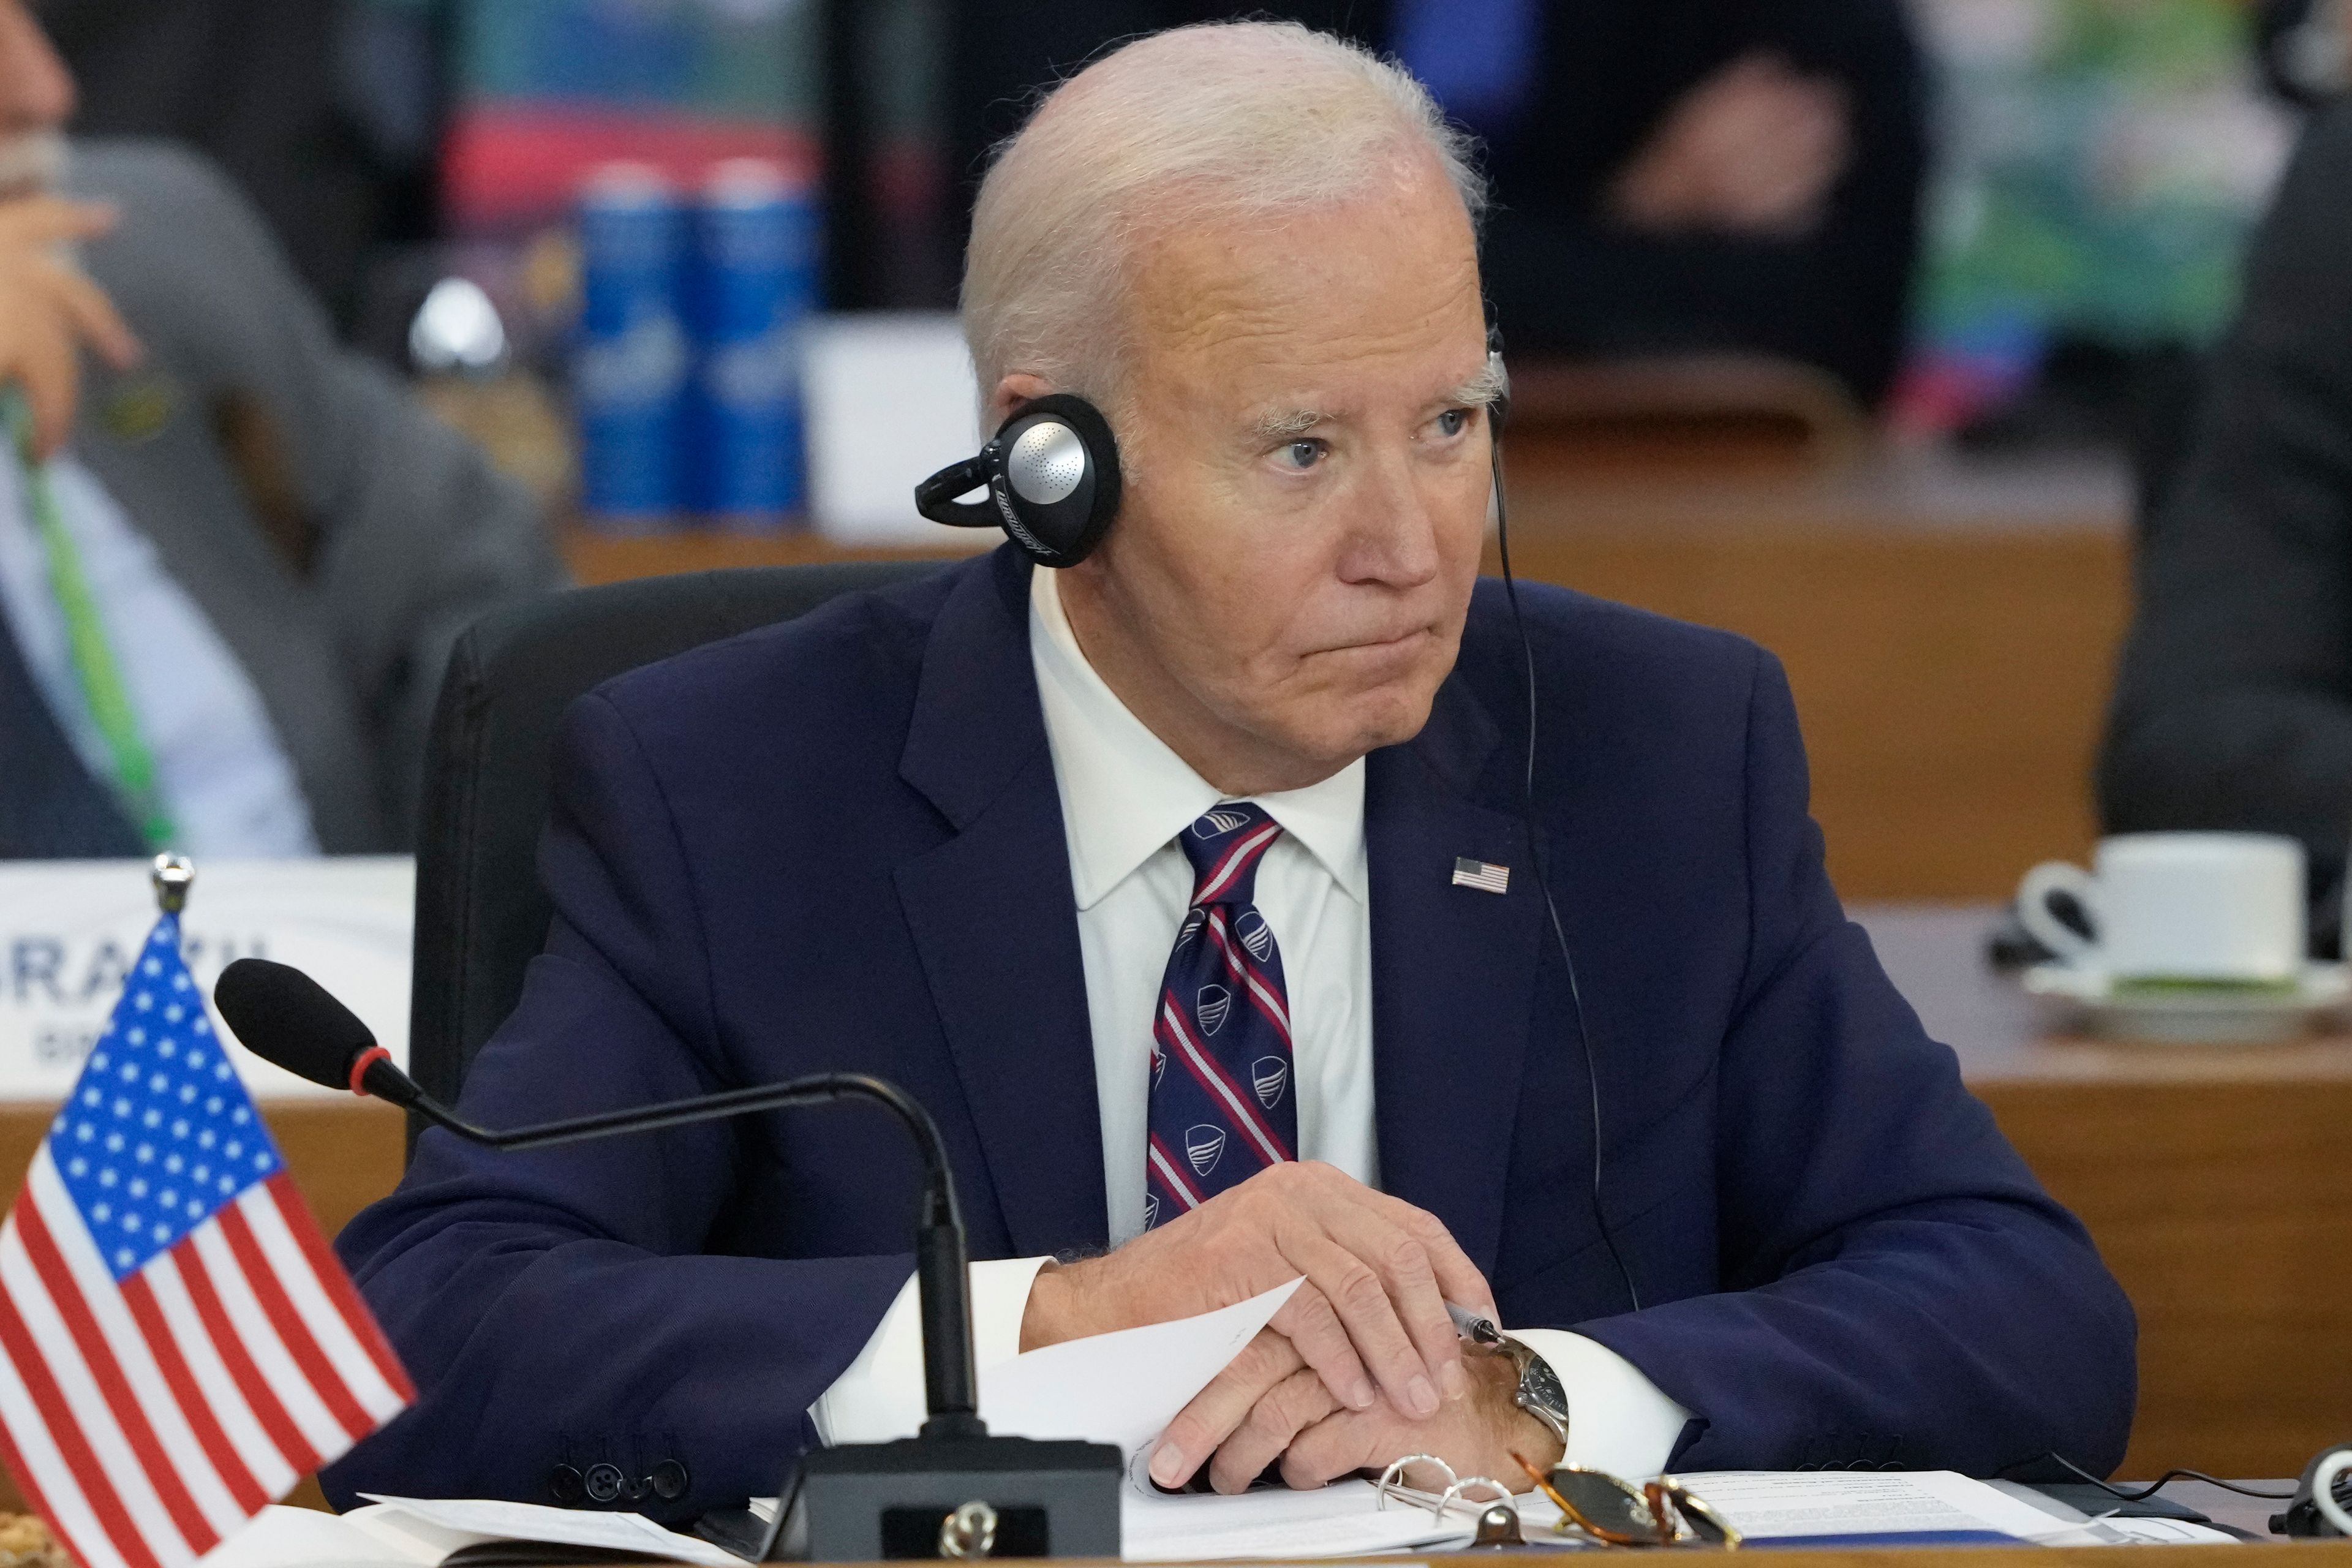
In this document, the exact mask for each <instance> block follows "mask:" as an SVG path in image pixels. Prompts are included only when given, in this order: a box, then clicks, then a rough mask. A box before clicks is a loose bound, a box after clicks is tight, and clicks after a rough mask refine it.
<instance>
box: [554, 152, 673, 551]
mask: <svg viewBox="0 0 2352 1568" xmlns="http://www.w3.org/2000/svg"><path fill="white" fill-rule="evenodd" d="M579 223H580V270H581V296H582V299H581V313H580V331H579V336H578V338H577V340H576V341H575V342H574V345H573V351H572V407H573V412H574V415H575V416H576V417H577V419H578V421H579V426H580V490H581V496H580V500H581V509H582V510H583V511H584V512H585V513H586V514H587V516H588V520H589V521H590V522H591V523H592V524H593V525H595V526H599V527H603V528H606V529H609V530H612V531H621V532H638V531H646V530H649V529H653V528H658V527H661V526H663V525H665V524H667V523H668V522H670V521H673V520H674V519H675V518H676V517H677V514H678V513H679V512H681V511H683V510H685V508H686V505H687V501H688V497H687V495H686V494H685V491H684V489H683V488H682V485H681V482H680V481H681V477H682V476H681V465H680V462H679V456H680V451H679V445H680V441H681V439H682V437H683V427H684V416H685V405H686V394H687V381H688V368H689V362H690V354H689V352H688V339H687V333H686V329H685V326H684V324H683V322H682V321H681V320H680V308H679V307H680V296H681V285H682V281H683V278H682V273H683V268H684V264H685V258H686V232H685V230H686V223H685V214H684V211H683V210H682V207H681V205H680V203H679V200H678V195H677V190H676V189H675V188H674V187H673V186H672V185H671V184H670V183H669V182H668V181H667V179H665V178H664V177H663V175H662V174H661V173H660V171H658V170H656V169H653V168H651V167H648V166H646V165H644V164H635V163H613V164H607V165H605V166H604V168H602V169H600V170H598V171H597V172H596V173H595V174H592V175H591V176H590V177H589V179H588V181H587V183H586V184H585V185H583V187H582V190H581V195H580V206H579Z"/></svg>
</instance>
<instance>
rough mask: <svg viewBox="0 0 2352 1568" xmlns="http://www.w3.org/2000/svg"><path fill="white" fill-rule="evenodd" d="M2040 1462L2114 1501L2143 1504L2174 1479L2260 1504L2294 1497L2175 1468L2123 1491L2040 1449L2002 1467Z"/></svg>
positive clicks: (2063, 1458) (2070, 1460)
mask: <svg viewBox="0 0 2352 1568" xmlns="http://www.w3.org/2000/svg"><path fill="white" fill-rule="evenodd" d="M2042 1459H2054V1460H2056V1461H2057V1462H2058V1463H2059V1464H2061V1465H2063V1466H2064V1467H2065V1468H2068V1469H2070V1470H2072V1471H2074V1473H2075V1474H2076V1475H2078V1476H2080V1477H2082V1478H2083V1479H2084V1481H2086V1482H2088V1483H2089V1484H2090V1485H2092V1486H2095V1487H2096V1488H2098V1489H2100V1490H2101V1491H2103V1492H2105V1493H2106V1494H2107V1495H2108V1496H2109V1497H2112V1498H2116V1499H2118V1500H2122V1501H2124V1502H2145V1501H2147V1500H2148V1499H2149V1498H2152V1497H2154V1496H2155V1495H2156V1494H2157V1493H2158V1492H2159V1491H2162V1490H2163V1489H2165V1488H2166V1487H2168V1486H2170V1485H2171V1484H2172V1483H2173V1482H2175V1481H2178V1480H2191V1481H2203V1482H2204V1483H2205V1484H2206V1485H2207V1486H2209V1487H2220V1488H2221V1489H2222V1490H2223V1491H2225V1492H2236V1493H2237V1494H2238V1495H2239V1496H2240V1497H2251V1498H2260V1499H2262V1500H2263V1501H2264V1502H2287V1501H2290V1500H2293V1498H2294V1493H2293V1492H2268V1491H2263V1489H2261V1488H2259V1487H2250V1486H2245V1485H2242V1484H2241V1483H2239V1482H2237V1481H2225V1480H2223V1479H2221V1477H2219V1476H2209V1475H2207V1474H2206V1473H2205V1472H2204V1471H2202V1470H2184V1469H2181V1468H2178V1467H2176V1468H2172V1469H2169V1470H2167V1471H2165V1472H2164V1474H2162V1475H2160V1476H2158V1477H2157V1478H2156V1479H2154V1480H2152V1481H2150V1482H2148V1483H2147V1485H2146V1486H2143V1487H2141V1488H2140V1489H2138V1490H2137V1491H2126V1490H2125V1489H2123V1488H2121V1487H2117V1486H2110V1485H2108V1484H2107V1483H2106V1482H2105V1481H2103V1480H2101V1479H2099V1478H2098V1477H2096V1476H2095V1475H2093V1474H2092V1473H2091V1472H2090V1471H2088V1470H2086V1469H2084V1468H2083V1467H2082V1466H2080V1465H2078V1464H2076V1463H2075V1462H2074V1460H2072V1459H2070V1458H2067V1457H2066V1456H2065V1455H2063V1454H2062V1453H2060V1452H2058V1451H2057V1450H2056V1449H2054V1448H2044V1449H2043V1450H2042V1452H2041V1453H2039V1454H2037V1455H2035V1456H2034V1457H2033V1458H2032V1459H2027V1460H2024V1461H2022V1463H2021V1464H2020V1465H2008V1466H2004V1467H2003V1468H2005V1469H2011V1470H2014V1469H2019V1468H2022V1465H2030V1464H2035V1463H2038V1462H2039V1461H2041V1460H2042Z"/></svg>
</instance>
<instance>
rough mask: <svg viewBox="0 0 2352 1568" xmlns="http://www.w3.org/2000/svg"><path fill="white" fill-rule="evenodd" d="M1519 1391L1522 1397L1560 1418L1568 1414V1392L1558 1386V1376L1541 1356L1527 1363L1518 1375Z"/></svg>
mask: <svg viewBox="0 0 2352 1568" xmlns="http://www.w3.org/2000/svg"><path fill="white" fill-rule="evenodd" d="M1519 1391H1520V1394H1521V1395H1522V1396H1523V1397H1525V1398H1527V1399H1528V1400H1531V1401H1533V1402H1534V1403H1536V1404H1538V1405H1542V1406H1543V1407H1544V1408H1545V1409H1547V1410H1550V1411H1554V1412H1556V1413H1558V1414H1559V1415H1561V1416H1566V1415H1567V1414H1568V1390H1566V1389H1565V1388H1562V1387H1561V1386H1560V1385H1559V1373H1556V1372H1554V1371H1552V1369H1551V1363H1549V1362H1548V1361H1546V1360H1544V1359H1543V1358H1542V1357H1541V1356H1538V1357H1536V1358H1535V1359H1534V1360H1533V1361H1531V1362H1529V1363H1528V1365H1527V1369H1526V1370H1525V1371H1524V1372H1522V1373H1520V1374H1519Z"/></svg>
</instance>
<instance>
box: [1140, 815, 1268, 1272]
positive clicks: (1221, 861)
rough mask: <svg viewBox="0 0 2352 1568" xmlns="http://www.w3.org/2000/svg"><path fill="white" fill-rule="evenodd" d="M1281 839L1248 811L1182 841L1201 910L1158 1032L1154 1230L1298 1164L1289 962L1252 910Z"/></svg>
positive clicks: (1185, 929) (1171, 981) (1163, 995)
mask: <svg viewBox="0 0 2352 1568" xmlns="http://www.w3.org/2000/svg"><path fill="white" fill-rule="evenodd" d="M1281 835H1282V827H1281V825H1280V824H1278V823H1276V822H1275V821H1274V820H1273V819H1272V818H1271V817H1269V816H1266V814H1265V812H1264V811H1263V810H1261V809H1260V808H1259V807H1257V806H1256V805H1251V804H1249V803H1247V802H1241V803H1236V804H1229V805H1218V806H1214V807H1212V808H1211V809H1210V810H1209V811H1208V812H1207V813H1206V814H1204V815H1203V816H1200V817H1198V818H1196V819H1194V821H1193V823H1192V826H1189V827H1187V828H1186V829H1184V831H1183V832H1182V833H1181V834H1180V835H1178V836H1177V842H1179V843H1180V844H1181V845H1182V846H1183V847H1184V856H1185V858H1187V859H1189V860H1190V861H1192V907H1191V908H1190V909H1189V910H1186V911H1185V914H1184V923H1183V925H1182V927H1181V928H1180V929H1179V930H1178V931H1177V933H1176V951H1175V952H1171V954H1169V957H1168V973H1167V978H1166V979H1165V980H1163V981H1162V982H1161V983H1160V1010H1159V1014H1158V1016H1156V1017H1155V1018H1154V1019H1153V1020H1152V1028H1151V1115H1150V1131H1151V1137H1150V1144H1149V1147H1148V1151H1147V1152H1146V1155H1145V1161H1146V1165H1147V1169H1146V1173H1145V1184H1144V1199H1143V1227H1144V1228H1145V1229H1146V1230H1149V1229H1150V1228H1151V1227H1152V1226H1155V1225H1158V1224H1160V1222H1161V1221H1163V1220H1169V1219H1173V1218H1175V1217H1176V1216H1177V1215H1180V1214H1182V1213H1183V1212H1184V1211H1185V1210H1186V1209H1189V1208H1197V1207H1198V1206H1200V1205H1202V1204H1204V1203H1206V1202H1208V1200H1209V1199H1210V1198H1212V1197H1213V1196H1215V1195H1216V1194H1219V1193H1222V1192H1223V1191H1224V1190H1225V1189H1226V1188H1227V1187H1231V1186H1235V1185H1238V1184H1241V1183H1243V1182H1245V1181H1247V1180H1249V1178H1250V1177H1252V1176H1254V1175H1255V1174H1257V1173H1259V1172H1260V1171H1263V1170H1265V1168H1266V1167H1267V1166H1269V1165H1273V1164H1276V1163H1279V1162H1281V1161H1284V1160H1290V1159H1296V1158H1297V1150H1298V1107H1297V1096H1296V1095H1295V1094H1293V1093H1292V1092H1291V1089H1292V1077H1293V1074H1292V1070H1291V1058H1290V1003H1289V1000H1288V996H1287V994H1286V992H1285V990H1284V988H1283V982H1282V954H1281V953H1280V952H1278V951H1276V947H1275V942H1274V931H1273V929H1272V928H1271V927H1269V926H1268V925H1267V924H1266V923H1265V916H1264V915H1262V914H1260V913H1258V910H1257V905H1256V904H1255V903H1254V902H1252V901H1251V900H1252V893H1253V891H1254V889H1255V888H1256V885H1257V868H1258V862H1259V861H1260V860H1262V859H1263V858H1265V852H1266V848H1267V847H1268V846H1270V845H1272V844H1273V842H1274V841H1275V840H1276V838H1278V837H1281Z"/></svg>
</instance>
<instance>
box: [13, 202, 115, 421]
mask: <svg viewBox="0 0 2352 1568" xmlns="http://www.w3.org/2000/svg"><path fill="white" fill-rule="evenodd" d="M113 226H114V210H113V209H112V208H111V207H104V206H95V205H90V204H89V203H86V202H69V201H67V200H65V199H64V198H63V197H60V196H47V195H43V196H24V197H20V198H18V199H16V200H14V201H9V202H5V203H0V386H5V385H6V384H10V383H14V384H16V385H18V386H21V387H23V388H24V389H25V397H26V401H27V402H28V403H30V404H31V405H32V410H33V455H34V457H36V458H48V457H49V456H50V455H51V454H52V453H54V452H55V451H56V450H57V449H58V447H61V446H63V445H65V439H66V436H67V434H68V432H69V431H70V430H71V429H72V428H73V416H74V403H75V400H76V398H77V397H79V395H80V390H81V362H80V350H81V346H82V345H83V344H85V343H87V344H88V345H89V347H90V348H92V349H94V350H96V351H97V353H99V355H100V357H101V358H103V359H104V360H105V361H106V362H107V363H109V364H110V365H113V366H114V367H115V368H116V369H118V370H128V369H129V368H131V366H132V365H134V364H136V363H139V358H140V354H141V353H142V351H141V349H140V346H139V340H138V339H137V338H135V337H133V336H131V329H130V328H129V327H127V326H125V325H123V322H122V318H121V315H119V314H117V313H116V311H115V309H114V302H113V301H112V300H109V299H108V298H107V297H106V292H105V290H104V289H100V288H99V286H98V285H97V284H95V283H93V282H91V281H90V280H89V279H88V278H86V277H84V276H83V275H82V273H81V271H80V269H79V268H76V267H75V266H74V264H73V263H72V262H71V261H70V260H68V258H66V256H65V254H64V253H63V247H65V246H67V245H69V244H71V243H72V242H73V241H75V240H80V239H89V238H93V237H96V236H99V235H101V234H104V233H105V232H106V231H107V230H108V229H110V228H112V227H113Z"/></svg>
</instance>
